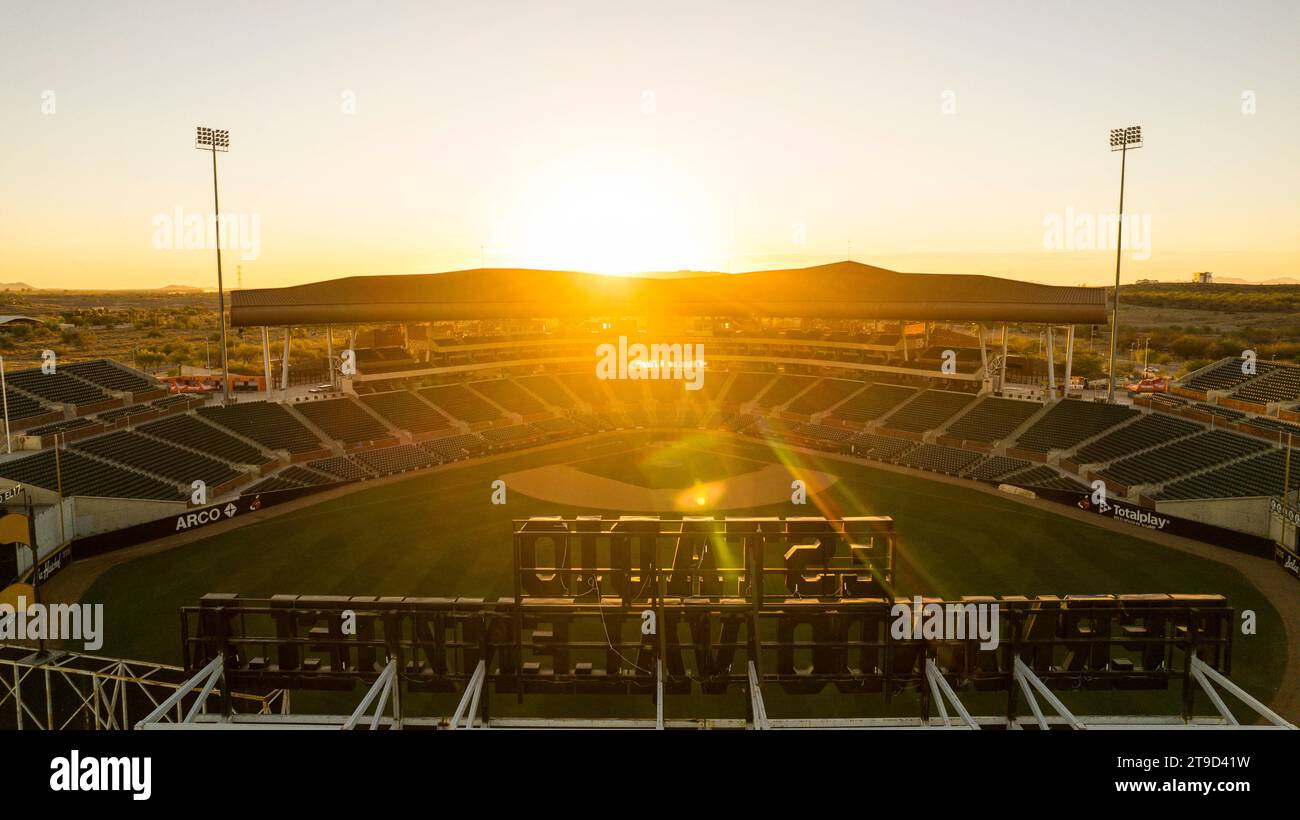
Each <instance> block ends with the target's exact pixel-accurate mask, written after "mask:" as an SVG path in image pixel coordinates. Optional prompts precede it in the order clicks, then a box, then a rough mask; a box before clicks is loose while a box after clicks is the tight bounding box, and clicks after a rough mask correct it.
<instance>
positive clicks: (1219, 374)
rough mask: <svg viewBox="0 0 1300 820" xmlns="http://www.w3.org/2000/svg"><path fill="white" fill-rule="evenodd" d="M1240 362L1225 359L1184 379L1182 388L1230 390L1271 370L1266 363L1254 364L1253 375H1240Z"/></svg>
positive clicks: (1271, 366)
mask: <svg viewBox="0 0 1300 820" xmlns="http://www.w3.org/2000/svg"><path fill="white" fill-rule="evenodd" d="M1242 361H1243V359H1242V358H1241V357H1240V356H1237V357H1234V358H1230V359H1225V360H1223V361H1221V362H1219V363H1218V364H1215V365H1212V366H1210V367H1208V368H1205V369H1203V370H1202V371H1201V372H1200V373H1197V374H1196V375H1194V376H1193V377H1192V378H1190V379H1184V380H1183V382H1182V384H1183V387H1190V388H1192V389H1193V390H1230V389H1231V388H1234V387H1236V386H1237V385H1239V384H1241V383H1243V382H1246V381H1249V380H1251V379H1253V378H1255V377H1256V376H1262V375H1264V374H1265V373H1267V372H1268V371H1269V370H1272V369H1273V365H1272V364H1270V363H1268V362H1256V363H1255V372H1254V373H1251V374H1247V373H1242V372H1241V365H1242Z"/></svg>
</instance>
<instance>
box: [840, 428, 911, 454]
mask: <svg viewBox="0 0 1300 820" xmlns="http://www.w3.org/2000/svg"><path fill="white" fill-rule="evenodd" d="M848 443H849V446H850V447H851V448H852V452H853V453H854V455H859V456H862V457H863V458H872V459H875V460H876V461H892V460H893V459H895V458H897V457H898V456H901V455H902V454H903V453H906V452H907V451H908V450H910V449H912V448H913V447H915V446H916V442H914V441H908V440H907V439H902V438H894V437H892V436H878V435H875V434H873V433H858V434H856V435H854V436H853V437H852V438H850V439H849V442H848Z"/></svg>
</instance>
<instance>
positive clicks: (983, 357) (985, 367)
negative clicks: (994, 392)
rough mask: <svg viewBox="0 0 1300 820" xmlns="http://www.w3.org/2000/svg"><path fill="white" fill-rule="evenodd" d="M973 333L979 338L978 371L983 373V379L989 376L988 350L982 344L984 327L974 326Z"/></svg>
mask: <svg viewBox="0 0 1300 820" xmlns="http://www.w3.org/2000/svg"><path fill="white" fill-rule="evenodd" d="M975 332H976V333H978V334H979V337H980V369H981V370H982V371H984V378H986V379H987V378H988V376H989V349H988V347H987V346H986V345H985V344H984V325H975Z"/></svg>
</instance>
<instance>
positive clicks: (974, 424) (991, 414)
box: [947, 396, 1043, 442]
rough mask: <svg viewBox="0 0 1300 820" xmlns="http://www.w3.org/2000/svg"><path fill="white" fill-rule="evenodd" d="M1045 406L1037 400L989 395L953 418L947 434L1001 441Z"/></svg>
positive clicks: (978, 439)
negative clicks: (962, 414) (959, 416)
mask: <svg viewBox="0 0 1300 820" xmlns="http://www.w3.org/2000/svg"><path fill="white" fill-rule="evenodd" d="M1042 408H1043V405H1041V404H1038V403H1037V402H1031V401H1017V400H1016V399H1001V398H996V397H993V396H989V397H986V398H982V399H980V400H979V403H978V404H976V405H975V406H974V407H972V408H971V409H970V411H969V412H968V413H966V415H964V416H962V417H961V418H959V419H957V421H955V422H953V424H952V426H950V427H949V428H948V430H947V435H950V436H954V437H956V438H959V439H963V440H965V441H986V442H993V441H1001V440H1002V439H1004V438H1006V437H1007V436H1009V435H1011V434H1012V433H1013V432H1015V430H1016V428H1017V427H1019V426H1020V425H1022V424H1024V423H1025V422H1026V421H1028V420H1029V417H1030V416H1032V415H1033V414H1034V413H1037V412H1038V411H1039V410H1041V409H1042Z"/></svg>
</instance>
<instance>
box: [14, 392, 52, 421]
mask: <svg viewBox="0 0 1300 820" xmlns="http://www.w3.org/2000/svg"><path fill="white" fill-rule="evenodd" d="M4 400H5V404H6V405H7V406H8V408H9V421H10V423H11V424H12V423H13V422H17V421H21V420H23V419H30V418H35V417H36V416H43V415H46V414H48V413H50V412H52V411H51V409H50V408H49V407H46V406H45V405H44V404H41V403H40V402H39V401H37V400H36V399H33V398H32V397H30V396H26V395H24V394H22V393H19V392H18V391H16V390H14V389H13V388H11V387H6V388H5V399H4Z"/></svg>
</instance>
